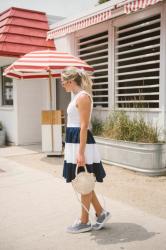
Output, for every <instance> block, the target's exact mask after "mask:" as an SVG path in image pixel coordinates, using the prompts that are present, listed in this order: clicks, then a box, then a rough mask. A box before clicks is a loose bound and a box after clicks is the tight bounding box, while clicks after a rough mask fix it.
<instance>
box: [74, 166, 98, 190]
mask: <svg viewBox="0 0 166 250" xmlns="http://www.w3.org/2000/svg"><path fill="white" fill-rule="evenodd" d="M83 167H84V169H85V172H80V173H79V174H78V165H77V166H76V172H75V176H76V177H75V179H74V180H72V185H73V188H74V189H75V191H77V192H78V193H80V194H89V193H90V192H92V191H93V190H94V187H95V181H96V178H95V176H94V174H93V173H89V172H88V171H87V168H86V166H83Z"/></svg>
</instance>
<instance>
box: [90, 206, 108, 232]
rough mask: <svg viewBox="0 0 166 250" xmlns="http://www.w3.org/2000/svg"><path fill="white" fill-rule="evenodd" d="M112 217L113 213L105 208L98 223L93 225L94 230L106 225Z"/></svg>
mask: <svg viewBox="0 0 166 250" xmlns="http://www.w3.org/2000/svg"><path fill="white" fill-rule="evenodd" d="M110 217H111V213H110V212H108V211H105V210H103V212H102V213H101V214H100V215H99V216H98V217H97V220H96V223H95V224H94V225H93V227H92V228H93V229H94V230H100V229H101V228H103V227H104V225H105V223H106V222H107V221H108V220H109V218H110Z"/></svg>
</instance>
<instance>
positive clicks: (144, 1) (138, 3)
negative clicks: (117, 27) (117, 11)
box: [124, 0, 162, 14]
mask: <svg viewBox="0 0 166 250" xmlns="http://www.w3.org/2000/svg"><path fill="white" fill-rule="evenodd" d="M160 1H162V0H135V1H132V2H129V3H127V4H125V5H124V13H126V14H130V13H131V12H134V11H138V10H139V9H145V8H146V7H148V6H150V5H154V4H156V3H158V2H160Z"/></svg>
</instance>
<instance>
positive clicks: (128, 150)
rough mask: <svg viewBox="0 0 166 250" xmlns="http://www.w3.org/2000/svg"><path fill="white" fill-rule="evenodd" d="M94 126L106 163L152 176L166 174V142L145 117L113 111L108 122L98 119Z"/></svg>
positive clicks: (94, 120) (96, 138) (95, 120)
mask: <svg viewBox="0 0 166 250" xmlns="http://www.w3.org/2000/svg"><path fill="white" fill-rule="evenodd" d="M92 129H93V133H94V135H95V140H96V142H97V144H98V146H99V150H100V153H101V158H102V160H103V162H105V163H108V164H113V165H117V166H121V167H124V168H128V169H131V170H135V171H139V172H142V173H146V174H148V175H163V174H166V143H165V142H163V141H160V140H159V129H158V128H157V126H155V127H154V126H152V124H151V123H148V122H145V120H144V119H143V117H141V116H136V117H134V118H133V119H131V118H129V116H128V115H127V114H126V113H125V112H124V111H122V112H112V113H111V114H110V115H109V116H108V118H107V119H106V120H105V121H100V120H99V119H96V118H94V119H93V120H92Z"/></svg>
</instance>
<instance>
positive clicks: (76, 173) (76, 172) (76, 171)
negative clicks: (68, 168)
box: [75, 164, 88, 176]
mask: <svg viewBox="0 0 166 250" xmlns="http://www.w3.org/2000/svg"><path fill="white" fill-rule="evenodd" d="M80 167H83V168H84V169H85V172H86V173H87V172H88V171H87V168H86V165H84V166H80ZM78 168H79V166H78V164H77V165H76V170H75V176H77V175H78Z"/></svg>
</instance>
